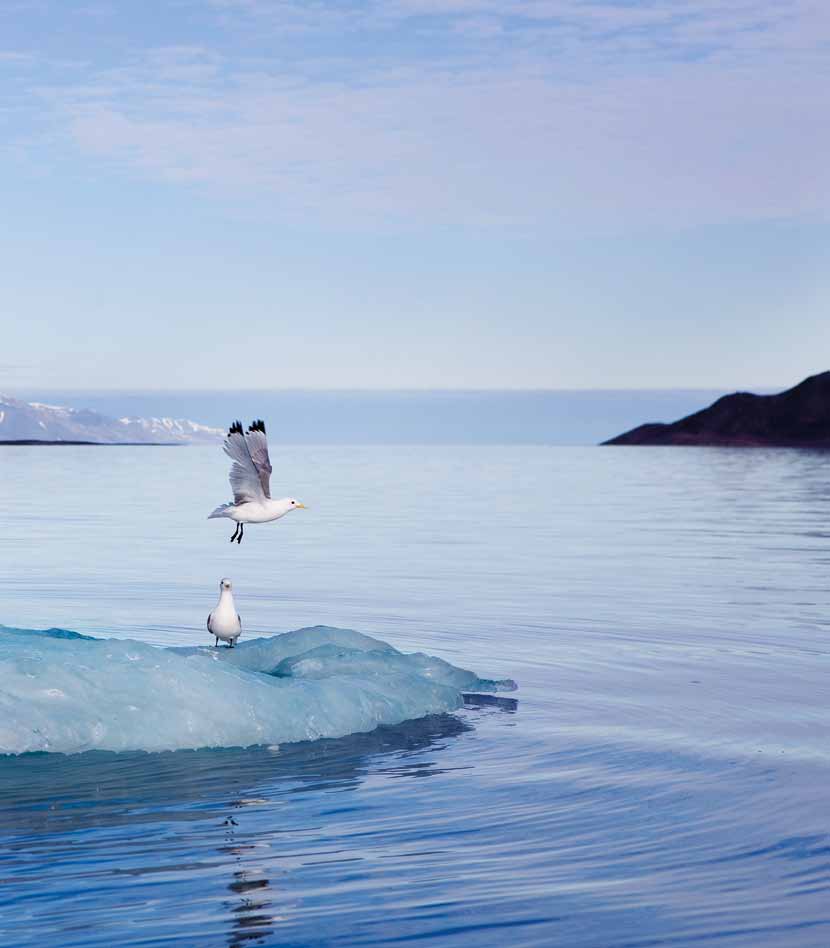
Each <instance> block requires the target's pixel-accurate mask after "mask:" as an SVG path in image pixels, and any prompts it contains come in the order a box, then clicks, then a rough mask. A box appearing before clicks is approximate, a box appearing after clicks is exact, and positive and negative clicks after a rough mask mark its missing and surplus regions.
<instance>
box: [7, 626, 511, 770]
mask: <svg viewBox="0 0 830 948" xmlns="http://www.w3.org/2000/svg"><path fill="white" fill-rule="evenodd" d="M515 688H516V685H515V683H514V682H513V681H511V680H509V679H504V680H501V681H496V680H488V679H481V678H479V677H478V676H477V675H475V674H474V673H473V672H470V671H466V670H464V669H463V668H456V667H455V666H454V665H450V664H449V663H448V662H445V661H443V660H442V659H440V658H435V657H433V656H430V655H425V654H423V653H421V652H417V653H414V654H405V653H403V652H399V651H398V650H397V649H396V648H393V646H391V645H389V644H388V643H386V642H383V641H381V640H380V639H376V638H372V637H371V636H368V635H363V634H362V633H360V632H355V631H352V630H351V629H337V628H332V627H330V626H314V627H312V628H307V629H298V630H296V631H294V632H286V633H285V634H283V635H275V636H273V637H270V638H259V639H252V640H249V641H247V642H243V643H242V644H240V645H238V646H237V647H236V648H235V649H228V648H221V647H220V648H218V649H217V648H213V647H210V646H208V647H199V648H161V647H159V646H154V645H147V644H144V643H142V642H137V641H134V640H132V639H94V638H90V637H89V636H84V635H79V634H78V633H77V632H70V631H66V630H64V629H49V630H46V631H42V632H38V631H33V630H27V629H12V628H7V627H5V626H0V754H22V753H26V752H28V751H52V752H62V753H78V752H82V751H87V750H92V749H101V750H112V751H126V750H146V751H162V750H179V749H184V748H198V747H247V746H250V745H252V744H283V743H291V742H294V741H306V740H316V739H317V738H321V737H345V736H346V735H347V734H352V733H356V732H365V731H371V730H373V729H374V728H376V727H377V726H378V725H381V724H400V723H401V722H403V721H407V720H411V719H414V718H420V717H424V716H425V715H427V714H436V713H439V712H443V711H453V710H455V709H456V708H459V707H461V705H462V697H461V693H462V691H482V692H494V691H513V690H514V689H515Z"/></svg>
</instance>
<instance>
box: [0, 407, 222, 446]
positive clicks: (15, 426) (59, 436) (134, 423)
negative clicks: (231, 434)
mask: <svg viewBox="0 0 830 948" xmlns="http://www.w3.org/2000/svg"><path fill="white" fill-rule="evenodd" d="M223 434H224V432H223V430H222V429H221V428H210V427H208V426H207V425H200V424H199V423H198V422H195V421H190V420H188V419H185V418H110V417H108V416H107V415H101V414H99V413H98V412H95V411H90V410H89V409H84V408H67V407H65V406H63V405H46V404H44V403H43V402H23V401H19V400H18V399H16V398H11V397H10V396H8V395H0V442H10V441H11V442H15V441H46V442H66V441H81V442H87V443H91V444H194V443H200V442H202V443H203V442H212V441H216V440H218V439H219V438H221V437H222V435H223Z"/></svg>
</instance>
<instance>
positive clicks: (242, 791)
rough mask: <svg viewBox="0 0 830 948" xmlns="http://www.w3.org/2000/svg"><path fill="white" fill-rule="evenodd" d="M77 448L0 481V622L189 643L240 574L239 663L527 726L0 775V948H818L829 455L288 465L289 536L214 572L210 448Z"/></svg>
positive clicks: (350, 451)
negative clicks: (339, 657) (292, 509)
mask: <svg viewBox="0 0 830 948" xmlns="http://www.w3.org/2000/svg"><path fill="white" fill-rule="evenodd" d="M90 450H92V449H77V450H76V449H73V448H62V449H60V457H61V477H60V478H59V479H56V477H55V465H54V460H53V459H54V457H55V456H56V455H55V454H54V453H50V452H49V451H47V450H46V449H41V450H38V449H31V450H28V451H27V450H26V449H20V450H16V451H14V452H11V453H9V454H4V455H3V458H2V462H0V463H4V465H5V467H4V469H3V475H4V488H5V490H4V491H2V492H0V520H2V521H3V522H4V523H6V524H7V526H8V529H7V530H5V531H2V532H0V576H2V578H3V603H2V608H3V614H2V615H0V622H5V623H7V624H9V625H17V626H22V627H41V628H42V627H47V626H61V627H64V628H73V629H77V630H79V631H81V632H91V633H97V634H102V635H109V634H115V635H119V636H124V637H126V636H129V635H135V636H137V637H139V638H141V639H142V640H144V641H152V642H156V643H158V644H164V645H184V644H196V643H199V642H204V638H203V636H204V627H203V621H204V615H206V613H207V610H208V608H209V607H210V606H211V605H212V603H213V601H214V589H215V582H216V579H217V578H218V577H220V576H223V575H230V576H232V577H233V578H234V580H235V585H236V587H237V589H238V591H239V605H240V611H242V605H243V603H244V606H245V610H244V613H243V616H244V619H245V621H246V628H247V629H248V630H249V632H248V634H253V633H252V630H257V633H258V634H264V633H271V632H276V631H284V630H286V629H290V628H299V627H301V626H304V625H309V624H314V623H317V622H320V623H327V624H330V625H339V626H349V627H352V628H357V629H359V630H360V631H363V632H368V633H370V634H376V635H378V636H380V637H381V638H383V639H385V640H387V641H390V642H392V643H393V644H395V645H396V646H398V647H400V648H402V649H404V650H413V651H414V650H423V651H426V652H429V653H432V654H437V655H440V656H441V657H442V658H445V659H447V660H449V661H451V662H453V663H454V664H459V665H463V666H465V667H470V668H474V669H479V668H480V669H486V670H487V672H488V673H491V672H492V673H498V674H499V675H500V676H510V677H512V678H515V679H516V680H517V681H518V682H519V685H520V691H519V692H518V695H519V697H520V704H519V705H518V711H517V705H516V703H515V699H514V698H503V697H500V696H496V697H492V696H483V697H482V696H474V695H468V696H465V705H464V708H463V709H462V710H460V711H459V712H458V713H457V714H456V715H452V716H441V717H437V718H429V719H425V720H424V721H420V722H414V723H412V724H407V725H403V726H401V727H399V728H391V729H390V728H382V729H379V730H378V731H377V732H374V733H373V734H370V735H362V736H357V737H352V738H349V739H346V740H343V741H321V742H319V743H315V744H306V745H296V746H283V747H281V748H279V749H271V750H269V749H266V748H255V749H248V750H239V749H227V750H217V751H199V752H190V751H183V752H178V753H174V754H173V753H168V754H157V755H148V754H124V755H114V754H109V755H107V754H87V755H81V756H79V757H58V756H48V755H33V756H31V757H27V758H21V759H18V760H2V761H0V944H3V945H4V946H5V944H9V945H10V946H14V948H35V946H36V948H104V946H107V948H110V946H113V945H118V946H119V948H138V946H141V948H150V946H155V945H165V946H166V945H176V946H177V948H179V946H186V948H190V946H195V948H226V946H228V945H242V944H246V943H247V944H249V945H250V944H256V943H261V944H262V945H267V946H269V948H270V946H273V945H292V946H293V945H296V946H312V945H314V946H321V945H330V944H345V945H349V946H350V948H351V946H370V945H378V946H381V945H382V946H388V945H404V944H409V943H411V942H413V941H423V942H431V943H432V944H435V945H440V946H441V948H444V946H450V948H455V946H458V948H467V946H468V945H470V944H475V945H481V946H485V948H489V946H490V945H496V944H504V945H510V946H511V948H514V946H524V945H528V946H547V945H563V946H568V948H656V946H671V948H692V946H698V945H707V946H717V948H720V946H721V945H723V946H729V948H825V946H826V945H827V944H830V821H829V820H828V805H827V786H828V775H829V773H830V750H829V749H828V742H827V709H828V707H830V690H828V678H827V662H828V656H830V644H829V643H830V585H828V582H827V577H828V568H830V547H828V542H827V541H828V530H827V524H829V523H830V486H829V485H830V477H828V472H830V468H829V467H828V464H830V455H828V454H827V453H818V452H804V451H787V450H779V451H760V452H755V451H741V450H728V449H722V450H721V449H712V450H710V449H694V448H689V449H683V450H679V449H672V448H667V449H659V448H656V449H646V448H642V449H641V448H631V449H626V448H620V449H596V450H589V449H573V450H566V449H549V448H545V447H541V446H540V447H537V448H524V447H520V446H512V447H505V448H499V447H488V448H486V449H485V448H474V447H467V448H451V447H441V448H438V447H436V448H431V449H429V451H424V450H423V449H422V448H418V447H414V446H410V447H388V446H387V447H383V448H377V449H372V448H359V447H344V448H326V447H316V446H306V447H302V448H295V449H292V471H293V473H294V474H295V475H296V483H301V484H303V485H304V497H305V498H306V500H307V501H312V500H313V501H314V511H313V513H310V516H309V517H307V518H303V519H302V520H300V519H299V518H298V519H297V520H295V521H292V522H291V523H284V524H283V523H281V524H280V525H279V527H277V528H271V529H269V528H262V529H260V530H258V531H256V530H253V529H252V531H251V536H250V538H249V537H248V536H247V535H246V542H245V543H244V544H243V545H242V546H241V547H237V548H235V549H231V548H230V545H229V544H228V543H227V541H226V539H224V540H223V539H222V537H221V536H220V535H219V534H217V533H216V532H215V530H214V528H215V527H216V526H217V525H216V523H215V522H208V521H206V520H204V512H205V510H209V509H212V507H213V506H215V503H216V496H215V490H216V484H217V483H219V481H220V480H221V479H222V478H223V477H224V469H222V470H220V471H218V472H217V478H218V479H219V480H217V481H214V482H211V480H210V478H209V477H206V471H207V470H208V469H209V463H208V462H207V458H208V456H209V457H210V458H213V453H212V452H213V449H210V451H205V452H203V451H202V450H201V449H194V450H193V451H190V450H182V451H177V452H172V453H171V452H170V451H169V450H164V449H158V450H156V449H131V448H125V449H123V450H121V449H119V451H118V452H105V451H101V452H99V453H97V454H96V457H98V458H99V464H100V465H101V469H100V472H99V474H100V476H98V477H95V478H90V477H89V458H90V457H91V455H90V454H89V451H90ZM210 463H213V462H212V461H210ZM171 479H172V480H173V481H174V482H177V483H179V482H186V483H187V484H188V485H189V488H190V490H189V492H188V497H187V498H186V499H185V500H184V501H183V503H182V504H181V505H177V506H175V507H174V508H173V509H169V516H168V517H166V518H165V519H164V520H163V521H159V520H158V518H157V517H156V516H155V513H156V511H157V510H158V509H159V508H160V507H162V506H163V507H164V508H165V509H168V507H169V504H167V503H166V500H167V499H168V494H169V485H170V483H171ZM136 483H141V485H142V490H141V491H136V490H135V484H136ZM310 508H311V504H310ZM90 510H95V511H96V515H95V516H94V517H92V516H90V514H89V511H90ZM425 511H429V514H430V515H429V516H425ZM288 519H289V518H286V520H288ZM79 523H83V524H84V532H85V542H84V543H83V544H81V545H79V544H78V543H77V538H76V534H77V525H78V524H79ZM125 538H128V542H125ZM150 587H152V589H153V595H152V596H148V588H150ZM1 691H2V681H1V680H0V692H1Z"/></svg>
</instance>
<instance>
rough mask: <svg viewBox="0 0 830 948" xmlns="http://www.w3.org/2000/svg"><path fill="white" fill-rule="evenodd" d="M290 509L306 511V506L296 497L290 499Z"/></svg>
mask: <svg viewBox="0 0 830 948" xmlns="http://www.w3.org/2000/svg"><path fill="white" fill-rule="evenodd" d="M288 509H289V510H305V509H306V507H305V504H301V503H300V501H299V500H296V499H295V498H294V497H289V498H288Z"/></svg>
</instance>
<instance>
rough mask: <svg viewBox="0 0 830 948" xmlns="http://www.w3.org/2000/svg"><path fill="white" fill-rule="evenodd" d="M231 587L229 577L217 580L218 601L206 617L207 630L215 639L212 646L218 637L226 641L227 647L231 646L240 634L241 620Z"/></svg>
mask: <svg viewBox="0 0 830 948" xmlns="http://www.w3.org/2000/svg"><path fill="white" fill-rule="evenodd" d="M231 589H233V584H232V583H231V581H230V580H229V579H220V580H219V602H218V603H217V604H216V608H215V609H214V610H213V612H211V614H210V615H209V616H208V617H207V627H208V632H210V634H211V635H212V636H214V637H215V639H216V642H215V643H214V647H215V646H218V645H219V639H222V641H223V642H227V643H228V648H233V647H234V645H236V640H237V639H238V638H239V636H240V635H241V634H242V620H241V619H240V618H239V613H238V612H237V611H236V606H235V605H234V601H233V593H232V592H231Z"/></svg>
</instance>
